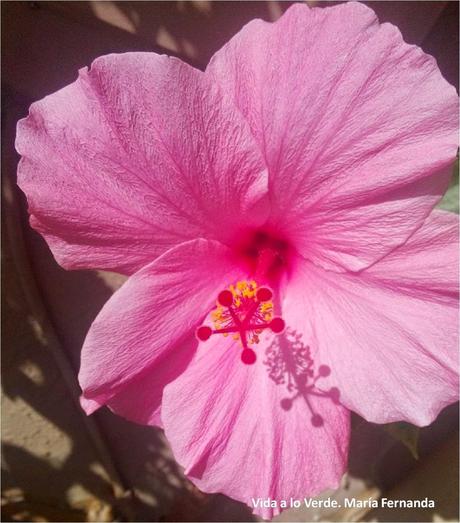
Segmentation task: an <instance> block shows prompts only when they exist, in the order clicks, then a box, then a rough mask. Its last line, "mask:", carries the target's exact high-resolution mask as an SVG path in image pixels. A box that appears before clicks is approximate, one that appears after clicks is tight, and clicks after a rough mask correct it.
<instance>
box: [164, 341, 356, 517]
mask: <svg viewBox="0 0 460 523" xmlns="http://www.w3.org/2000/svg"><path fill="white" fill-rule="evenodd" d="M268 346H269V342H267V341H265V342H264V343H260V344H259V345H257V346H256V347H255V349H256V352H257V354H258V359H257V361H256V363H255V364H254V365H244V364H243V363H242V362H241V360H240V354H239V353H240V351H241V348H240V347H238V346H237V345H236V343H235V342H233V340H231V339H228V338H227V339H225V338H223V337H218V336H215V337H213V338H211V340H208V341H207V342H204V343H200V345H199V347H198V351H197V353H196V356H195V357H194V359H193V360H192V362H191V363H190V365H189V367H188V368H187V369H186V370H185V372H184V373H183V374H182V375H181V376H179V377H178V378H177V379H176V380H175V381H173V382H171V383H170V384H169V385H167V386H166V388H165V390H164V396H163V405H162V412H161V417H162V420H163V424H164V428H165V434H166V437H167V438H168V441H169V442H170V444H171V446H172V449H173V452H174V455H175V458H176V459H177V461H178V462H179V463H180V464H181V465H182V466H183V467H184V468H185V473H186V475H187V476H188V477H189V478H190V479H191V480H192V481H193V482H194V483H195V484H196V485H197V487H198V488H199V489H200V490H202V491H204V492H221V493H224V494H226V495H227V496H230V497H232V498H234V499H237V500H239V501H242V502H244V503H246V504H247V505H249V506H250V507H251V508H252V509H253V510H254V512H255V513H256V514H258V515H260V516H262V517H264V518H267V519H269V518H271V517H273V516H274V515H276V514H278V513H279V512H280V510H279V508H265V507H260V506H259V507H256V506H254V503H253V502H252V498H265V499H266V498H272V499H275V500H277V501H278V503H279V502H280V500H282V499H287V500H289V498H290V497H291V496H292V497H293V498H296V499H299V498H300V499H303V497H304V496H310V495H314V494H317V493H319V492H321V491H322V490H324V489H326V488H329V487H330V488H335V487H337V486H338V484H339V481H340V479H341V477H342V474H343V473H344V471H345V466H346V462H347V450H348V439H349V413H348V412H347V411H346V410H345V409H343V408H342V407H340V406H339V405H336V404H335V403H334V402H333V401H332V400H331V399H330V398H319V397H317V396H313V395H311V396H309V397H308V396H307V400H308V401H309V402H310V404H311V405H312V407H313V409H314V410H315V412H316V413H317V414H320V415H321V417H322V419H323V420H324V424H323V425H322V426H313V424H312V422H311V418H312V413H311V410H310V409H309V408H308V405H307V403H306V401H305V399H304V398H303V397H299V398H297V399H296V400H294V401H293V402H292V406H291V408H290V409H289V410H285V409H283V408H282V407H281V401H282V400H283V399H286V397H287V396H289V392H288V391H287V389H286V383H285V384H276V383H275V382H274V381H273V380H272V379H271V378H270V377H269V375H268V367H267V364H266V363H264V361H265V360H266V358H267V357H268V353H266V352H265V351H266V349H267V347H268ZM285 350H286V349H285ZM287 350H290V347H288V348H287Z"/></svg>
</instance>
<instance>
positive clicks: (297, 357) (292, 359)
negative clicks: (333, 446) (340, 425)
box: [264, 327, 340, 427]
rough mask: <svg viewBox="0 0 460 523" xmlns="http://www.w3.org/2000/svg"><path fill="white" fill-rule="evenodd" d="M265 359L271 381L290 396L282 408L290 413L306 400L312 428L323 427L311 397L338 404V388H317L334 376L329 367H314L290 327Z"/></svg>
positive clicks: (304, 348)
mask: <svg viewBox="0 0 460 523" xmlns="http://www.w3.org/2000/svg"><path fill="white" fill-rule="evenodd" d="M265 357H266V358H265V360H264V364H265V365H266V366H267V368H268V375H269V377H270V378H271V379H272V380H273V381H274V382H275V383H276V384H277V385H284V386H285V388H286V392H287V394H288V395H287V396H286V397H285V398H283V399H282V400H281V402H280V405H281V408H282V409H283V410H290V409H291V408H292V405H293V402H294V401H296V400H298V399H302V398H303V400H304V401H305V403H306V404H307V406H308V408H309V409H310V412H311V423H312V425H313V426H314V427H321V426H323V425H324V419H323V417H322V416H321V415H320V414H318V413H317V412H316V411H315V409H314V407H313V405H312V402H311V397H312V396H317V397H322V398H328V399H329V400H331V401H333V402H334V403H335V404H339V402H340V391H339V389H338V388H337V387H331V388H329V389H328V390H321V389H319V388H318V387H317V383H318V381H320V380H321V378H326V377H327V376H329V375H330V374H331V369H330V367H328V366H327V365H319V366H318V367H315V362H314V360H313V358H312V356H311V351H310V347H309V346H307V345H304V343H303V341H302V335H301V334H299V333H298V332H297V331H295V330H293V329H291V328H289V327H287V328H286V330H285V331H284V333H283V334H281V335H280V336H277V337H276V338H275V339H274V341H273V342H272V343H271V345H269V346H268V348H267V350H266V353H265Z"/></svg>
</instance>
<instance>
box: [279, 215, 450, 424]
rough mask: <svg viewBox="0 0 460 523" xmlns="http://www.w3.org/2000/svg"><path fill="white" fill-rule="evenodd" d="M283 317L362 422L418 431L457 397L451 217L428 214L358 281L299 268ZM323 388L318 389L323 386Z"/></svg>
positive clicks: (353, 277) (307, 266)
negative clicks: (411, 426)
mask: <svg viewBox="0 0 460 523" xmlns="http://www.w3.org/2000/svg"><path fill="white" fill-rule="evenodd" d="M291 283H292V285H291V287H290V292H289V293H288V295H287V296H286V301H285V303H284V311H283V314H284V315H286V317H287V318H288V321H289V324H290V325H291V326H292V328H294V329H296V330H298V331H299V332H301V333H302V334H303V336H304V338H305V340H306V343H308V344H309V345H310V347H312V348H313V350H314V352H315V354H316V357H317V358H319V359H320V360H321V362H322V363H324V364H326V365H328V366H330V368H331V369H332V370H333V372H332V374H331V376H330V382H331V383H329V385H335V386H337V387H338V388H339V390H340V397H341V402H342V403H343V405H345V406H346V407H348V408H350V409H351V410H353V411H355V412H357V413H358V414H360V415H361V416H363V417H364V418H366V419H367V420H368V421H372V422H375V423H388V422H391V421H399V420H407V421H409V422H411V423H414V424H415V425H420V426H424V425H428V424H429V423H431V422H432V421H433V420H434V419H435V418H436V416H437V415H438V413H439V412H440V410H441V409H442V408H444V407H445V406H446V405H448V404H450V403H453V402H455V401H456V400H457V399H458V216H457V215H454V214H450V213H447V212H443V211H434V212H433V213H432V215H430V217H429V218H428V219H427V221H426V222H425V223H424V225H423V226H422V228H420V229H419V230H418V231H417V232H416V233H415V234H414V235H413V236H412V237H411V238H410V239H409V240H408V241H407V243H406V244H404V245H402V246H401V247H399V248H398V249H396V250H394V251H393V252H392V253H390V254H389V255H387V256H386V257H385V258H383V259H382V260H380V261H379V262H378V263H376V264H375V265H374V266H372V267H370V268H369V269H367V270H365V271H363V272H361V273H360V274H355V275H353V274H347V275H346V274H337V273H333V272H328V271H325V270H322V269H321V268H318V267H315V266H314V265H313V264H311V263H305V264H304V266H303V268H302V269H299V271H298V273H297V274H296V275H295V277H294V278H293V281H292V282H291ZM326 384H327V382H326Z"/></svg>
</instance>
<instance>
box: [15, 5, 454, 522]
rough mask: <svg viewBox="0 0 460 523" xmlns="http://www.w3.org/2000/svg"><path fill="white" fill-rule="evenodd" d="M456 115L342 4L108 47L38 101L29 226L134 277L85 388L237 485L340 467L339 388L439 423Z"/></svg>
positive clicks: (450, 286)
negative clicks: (134, 49)
mask: <svg viewBox="0 0 460 523" xmlns="http://www.w3.org/2000/svg"><path fill="white" fill-rule="evenodd" d="M456 127H457V95H456V92H455V89H454V88H453V87H452V86H450V85H449V84H447V82H446V81H445V80H444V79H443V78H442V76H441V74H440V72H439V70H438V68H437V65H436V62H435V60H434V59H433V58H432V57H431V56H428V55H426V54H424V53H423V52H422V51H421V49H419V48H418V47H415V46H411V45H407V44H406V43H405V42H404V41H403V40H402V37H401V34H400V33H399V31H398V29H397V28H395V27H394V26H392V25H390V24H382V25H380V24H379V23H378V20H377V19H376V17H375V14H374V13H373V11H372V10H371V9H369V8H367V7H365V6H364V5H361V4H357V3H346V4H341V5H337V6H334V7H328V8H324V9H320V8H312V9H310V8H308V7H306V6H304V5H294V6H293V7H291V8H289V9H288V11H287V12H286V14H285V15H284V16H283V17H282V18H281V19H280V20H279V21H277V22H276V23H273V24H271V23H265V22H263V21H260V20H255V21H253V22H251V23H249V24H248V25H246V26H245V27H244V28H243V29H242V30H241V31H240V32H239V33H238V34H237V35H236V36H235V37H234V38H233V39H232V40H231V41H230V42H229V43H228V44H227V45H225V46H224V47H223V48H222V49H221V50H220V51H218V52H217V53H216V55H215V56H214V57H213V58H212V60H211V62H210V64H209V66H208V68H207V69H206V71H205V72H204V73H203V72H201V71H198V70H196V69H194V68H192V67H190V66H188V65H186V64H185V63H182V62H181V61H180V60H177V59H174V58H168V57H167V56H159V55H157V54H155V53H127V54H121V55H109V56H103V57H101V58H99V59H97V60H95V62H94V63H93V64H92V66H91V69H89V70H88V69H87V68H84V69H82V70H81V71H80V74H79V77H78V79H77V80H76V81H75V82H74V83H73V84H71V85H69V86H67V87H65V88H64V89H62V90H60V91H59V92H57V93H54V94H52V95H51V96H48V97H46V98H44V99H43V100H41V101H39V102H36V103H34V104H33V105H32V107H31V109H30V114H29V116H28V118H26V119H25V120H22V121H21V122H19V125H18V134H17V150H18V151H19V153H20V154H21V155H22V159H21V162H20V165H19V171H18V175H19V184H20V186H21V188H22V189H23V191H24V192H25V193H26V195H27V198H28V202H29V211H30V214H31V224H32V226H33V227H34V228H35V229H36V230H37V231H39V232H40V233H41V234H43V236H44V237H45V238H46V240H47V242H48V244H49V246H50V248H51V250H52V252H53V253H54V255H55V257H56V259H57V260H58V262H59V263H60V264H61V265H62V266H63V267H65V268H68V269H81V268H98V269H107V270H112V271H118V272H121V273H124V274H127V275H129V276H130V277H129V279H128V280H127V281H126V283H125V284H124V285H123V286H122V287H121V288H120V289H119V290H118V291H117V292H115V294H114V295H113V296H112V298H111V299H110V300H109V301H108V302H107V304H106V305H105V306H104V307H103V309H102V311H101V312H100V314H99V315H98V317H97V318H96V320H95V321H94V323H93V325H92V326H91V329H90V331H89V333H88V336H87V338H86V341H85V344H84V347H83V351H82V359H81V369H80V374H79V380H80V384H81V387H82V389H83V396H82V405H83V407H84V408H85V410H86V411H87V412H88V413H91V412H93V411H94V410H95V409H97V408H98V407H100V406H102V405H108V406H109V407H110V408H111V409H112V410H113V411H114V412H116V413H118V414H120V415H121V416H124V417H126V418H128V419H130V420H133V421H136V422H139V423H146V424H152V425H161V426H162V427H164V430H165V433H166V436H167V438H168V440H169V442H170V444H171V446H172V449H173V452H174V454H175V456H176V458H177V460H178V462H179V463H180V464H181V465H183V466H184V468H185V473H186V474H187V475H188V477H189V478H190V479H191V480H192V481H193V482H194V483H195V484H196V485H197V486H198V487H199V488H200V489H202V490H203V491H205V492H223V493H225V494H227V495H229V496H231V497H232V498H235V499H237V500H241V501H243V502H245V503H247V504H249V505H251V506H253V505H254V504H253V503H252V501H251V499H252V498H259V497H261V498H266V497H270V498H274V499H276V500H281V499H288V498H289V497H294V498H299V497H302V496H305V495H314V494H316V493H318V492H320V491H322V490H324V489H326V488H328V487H332V488H333V487H336V486H337V485H338V483H339V481H340V479H341V476H342V474H343V472H344V471H345V468H346V462H347V448H348V440H349V411H350V410H353V411H355V412H357V413H358V414H360V415H361V416H363V417H364V418H366V419H367V420H369V421H372V422H376V423H386V422H391V421H395V420H407V421H409V422H411V423H414V424H416V425H427V424H429V423H431V422H432V421H433V420H434V419H435V417H436V416H437V414H438V413H439V411H440V410H441V409H442V408H443V407H445V406H446V405H448V404H450V403H452V402H454V401H455V400H456V399H457V397H458V382H457V379H458V377H457V351H456V336H457V326H456V317H457V308H456V307H457V245H456V244H457V240H458V234H457V227H458V219H457V216H455V215H453V214H449V213H446V212H442V211H437V210H434V211H433V207H434V206H435V204H436V203H437V202H438V201H439V200H440V198H441V196H442V194H443V193H444V192H445V190H446V188H447V185H448V181H449V166H450V165H451V164H452V161H453V159H454V157H455V154H456V150H457V129H456ZM252 280H254V281H252ZM225 289H226V292H223V293H222V294H220V295H219V293H221V291H223V290H225ZM261 289H263V290H261ZM218 295H219V300H218V303H217V304H216V297H217V296H218ZM276 316H280V317H282V318H283V320H281V319H276V320H275V319H274V318H275V317H276ZM284 324H285V327H286V328H285V330H284V332H283V333H281V334H279V331H281V330H282V328H283V326H284ZM197 329H198V330H197ZM222 329H223V330H224V331H225V332H224V333H225V334H227V336H226V337H224V336H222V335H218V334H216V332H215V331H218V330H222ZM195 333H197V337H198V339H197V337H196V334H195ZM199 340H200V341H199ZM241 345H242V346H243V350H244V351H249V352H245V353H244V354H245V356H243V352H242V350H241ZM240 356H241V357H240ZM242 360H243V361H242ZM245 363H247V364H245ZM253 508H255V512H257V513H258V514H260V515H262V516H263V517H266V518H269V517H272V516H273V515H274V514H276V513H277V512H278V509H277V508H266V507H261V506H260V505H258V506H257V507H254V506H253Z"/></svg>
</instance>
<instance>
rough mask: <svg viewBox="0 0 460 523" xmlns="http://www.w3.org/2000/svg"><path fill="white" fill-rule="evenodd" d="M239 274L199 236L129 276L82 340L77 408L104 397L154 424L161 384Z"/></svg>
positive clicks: (182, 361)
mask: <svg viewBox="0 0 460 523" xmlns="http://www.w3.org/2000/svg"><path fill="white" fill-rule="evenodd" d="M239 277H240V274H239V272H238V271H237V270H236V269H234V265H233V263H232V260H231V258H230V255H229V251H228V249H227V248H226V247H224V246H223V245H221V244H219V243H218V242H215V241H209V240H202V239H199V240H193V241H190V242H187V243H183V244H181V245H178V246H177V247H174V248H173V249H171V250H169V251H167V252H166V253H165V254H164V255H162V256H161V257H159V258H158V259H157V260H155V261H154V262H153V263H151V264H149V265H147V266H146V267H144V268H143V269H141V270H140V271H139V272H137V273H136V274H134V275H133V276H131V277H130V278H129V279H128V280H127V281H126V283H125V284H124V285H123V286H122V287H121V288H120V289H119V290H118V291H117V292H115V294H114V295H113V296H112V297H111V298H110V300H109V301H108V302H107V303H106V304H105V305H104V307H103V308H102V310H101V312H100V313H99V315H98V316H97V318H96V319H95V321H94V323H93V324H92V326H91V328H90V330H89V332H88V335H87V337H86V340H85V343H84V345H83V350H82V355H81V367H80V373H79V381H80V385H81V388H82V389H83V400H82V406H83V408H85V409H86V410H88V412H92V411H94V410H95V402H96V403H97V404H98V405H99V406H100V405H103V404H105V403H108V402H109V403H110V406H111V407H112V408H113V409H114V410H115V411H116V412H119V413H120V414H121V415H124V416H126V417H128V418H129V419H132V420H134V421H138V422H141V423H156V422H158V409H159V405H160V402H161V395H162V389H163V387H164V385H165V384H166V383H168V381H169V380H171V379H173V378H175V377H176V376H177V375H178V374H180V373H181V372H182V371H183V369H184V368H185V367H186V365H187V364H188V362H189V360H190V358H191V357H192V355H193V353H194V351H195V348H196V345H197V341H196V340H195V339H194V336H193V334H194V331H195V328H196V327H197V325H199V324H200V322H201V321H202V320H203V317H204V316H205V315H206V314H207V312H208V311H209V310H210V308H212V306H213V304H214V303H215V299H216V296H217V294H218V292H219V291H220V290H221V289H222V288H223V287H225V286H226V285H227V284H228V282H232V281H234V280H237V279H238V278H239ZM87 400H91V401H90V402H88V401H87Z"/></svg>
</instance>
